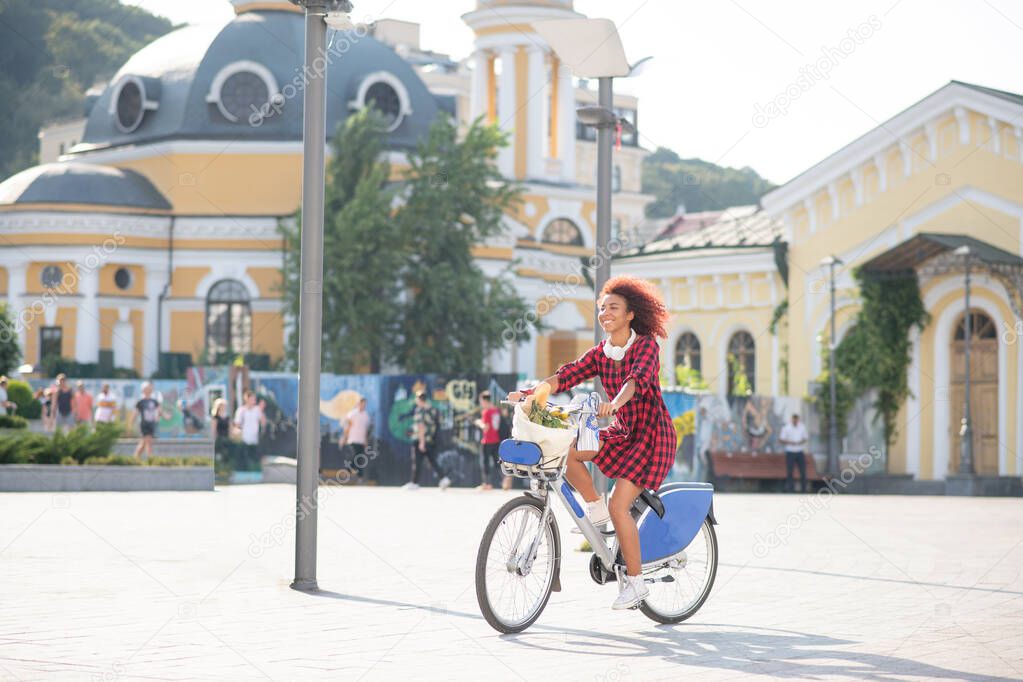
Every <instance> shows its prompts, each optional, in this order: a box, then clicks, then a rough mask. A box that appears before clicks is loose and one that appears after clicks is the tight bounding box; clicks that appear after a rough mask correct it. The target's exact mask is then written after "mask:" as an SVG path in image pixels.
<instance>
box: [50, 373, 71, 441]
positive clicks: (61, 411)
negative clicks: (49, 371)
mask: <svg viewBox="0 0 1023 682" xmlns="http://www.w3.org/2000/svg"><path fill="white" fill-rule="evenodd" d="M74 397H75V392H74V391H72V390H71V385H70V384H69V383H68V380H67V376H66V375H64V374H58V375H57V390H56V394H55V396H54V398H53V403H54V406H55V407H56V408H57V410H56V418H57V419H56V427H57V428H58V429H67V430H69V431H70V430H71V429H73V428H74V427H75V411H74V405H73V402H74Z"/></svg>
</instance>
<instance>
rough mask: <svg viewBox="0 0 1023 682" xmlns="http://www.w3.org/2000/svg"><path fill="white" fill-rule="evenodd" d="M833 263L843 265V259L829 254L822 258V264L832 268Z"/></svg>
mask: <svg viewBox="0 0 1023 682" xmlns="http://www.w3.org/2000/svg"><path fill="white" fill-rule="evenodd" d="M832 265H843V263H842V259H841V258H837V257H835V256H827V257H825V258H823V259H822V260H821V266H823V267H825V268H830V267H831V266H832Z"/></svg>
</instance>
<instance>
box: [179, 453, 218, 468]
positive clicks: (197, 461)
mask: <svg viewBox="0 0 1023 682" xmlns="http://www.w3.org/2000/svg"><path fill="white" fill-rule="evenodd" d="M182 466H186V467H208V466H213V460H211V459H210V458H209V457H199V456H195V457H185V459H184V462H183V464H182Z"/></svg>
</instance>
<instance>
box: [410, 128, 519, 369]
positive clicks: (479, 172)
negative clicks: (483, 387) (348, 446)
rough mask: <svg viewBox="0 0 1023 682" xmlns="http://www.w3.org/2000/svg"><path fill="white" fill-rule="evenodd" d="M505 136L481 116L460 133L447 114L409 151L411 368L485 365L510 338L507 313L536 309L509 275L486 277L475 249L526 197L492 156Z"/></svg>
mask: <svg viewBox="0 0 1023 682" xmlns="http://www.w3.org/2000/svg"><path fill="white" fill-rule="evenodd" d="M506 144H507V139H506V136H505V135H503V134H502V133H501V132H500V131H499V130H498V129H497V128H496V127H493V126H487V125H483V123H482V122H481V120H477V121H475V122H474V123H473V124H472V125H471V126H470V127H469V128H468V129H467V130H465V131H464V134H463V135H461V136H460V135H459V131H458V129H457V127H456V126H455V123H454V122H453V121H452V120H451V119H450V118H448V117H445V116H441V117H438V119H437V120H436V121H435V122H434V124H433V125H432V126H431V128H430V132H429V134H428V135H427V137H426V138H425V139H424V140H422V141H421V142H420V143H419V145H418V146H417V147H416V149H415V150H413V151H412V152H410V153H409V169H408V170H407V172H406V173H405V178H404V180H405V192H404V196H405V199H406V201H405V204H404V205H403V206H402V208H401V210H400V211H399V214H398V215H399V220H400V222H401V225H402V230H403V233H404V235H405V239H406V243H407V245H408V249H409V256H410V257H409V260H408V262H407V263H406V267H405V269H404V273H403V274H404V276H403V281H404V285H405V292H406V303H405V306H404V313H403V315H402V334H401V336H402V346H401V353H400V363H401V364H402V366H404V367H405V368H406V370H408V371H412V372H425V371H430V372H472V371H478V370H481V369H482V368H483V365H484V362H485V360H486V357H487V355H488V354H489V353H490V352H492V351H494V350H496V349H498V348H502V347H504V346H505V345H507V343H509V342H510V341H511V339H509V338H507V337H505V336H503V332H504V330H506V329H507V327H506V325H505V322H513V321H519V320H529V319H530V318H529V312H530V309H529V306H527V305H526V303H525V302H524V301H523V300H522V299H521V298H520V297H519V296H518V294H517V292H515V290H514V289H513V287H512V286H511V285H510V284H509V283H508V282H507V280H506V279H504V278H502V277H500V276H498V277H488V276H487V275H486V274H485V273H484V272H483V271H482V270H480V268H479V266H478V265H477V264H476V262H475V260H474V258H473V255H472V248H473V246H474V245H476V244H479V243H481V242H483V241H484V240H486V239H489V238H491V237H495V236H497V235H499V234H501V233H502V232H503V231H504V229H505V228H504V223H503V216H504V213H505V211H506V210H507V209H508V208H509V207H510V206H512V205H513V204H514V203H515V202H516V201H518V198H519V194H520V191H521V190H520V188H519V187H517V186H515V185H513V184H511V183H509V182H508V181H507V180H505V178H504V177H503V176H502V175H501V174H500V172H499V171H498V169H497V165H496V163H495V162H496V159H497V152H498V149H499V148H500V147H502V146H504V145H506ZM519 328H521V329H524V330H525V331H524V333H522V334H520V335H519V338H520V339H521V338H528V333H529V332H528V329H529V328H530V326H529V325H519ZM532 328H534V329H535V325H533V326H532Z"/></svg>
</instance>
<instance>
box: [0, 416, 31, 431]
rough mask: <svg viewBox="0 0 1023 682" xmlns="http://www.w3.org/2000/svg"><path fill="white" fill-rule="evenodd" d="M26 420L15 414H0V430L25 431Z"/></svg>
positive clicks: (26, 426)
mask: <svg viewBox="0 0 1023 682" xmlns="http://www.w3.org/2000/svg"><path fill="white" fill-rule="evenodd" d="M27 428H28V420H27V419H25V418H24V417H19V416H18V415H16V414H0V429H27Z"/></svg>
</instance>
